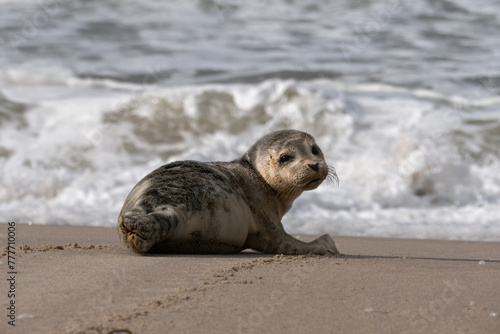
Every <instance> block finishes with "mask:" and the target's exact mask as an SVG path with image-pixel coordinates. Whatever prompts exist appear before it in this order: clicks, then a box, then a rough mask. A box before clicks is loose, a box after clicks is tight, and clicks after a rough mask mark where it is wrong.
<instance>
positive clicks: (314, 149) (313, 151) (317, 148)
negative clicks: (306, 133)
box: [311, 145, 321, 155]
mask: <svg viewBox="0 0 500 334" xmlns="http://www.w3.org/2000/svg"><path fill="white" fill-rule="evenodd" d="M311 152H312V154H314V155H318V154H319V153H320V152H321V151H320V150H319V147H318V146H316V145H314V146H313V147H312V149H311Z"/></svg>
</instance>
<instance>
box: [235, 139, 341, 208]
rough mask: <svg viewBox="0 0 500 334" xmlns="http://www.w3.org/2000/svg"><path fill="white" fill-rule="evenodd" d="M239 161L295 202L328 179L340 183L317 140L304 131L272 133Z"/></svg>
mask: <svg viewBox="0 0 500 334" xmlns="http://www.w3.org/2000/svg"><path fill="white" fill-rule="evenodd" d="M240 160H246V161H247V162H249V163H250V164H251V165H252V166H253V167H254V169H255V170H257V171H258V172H259V174H260V175H261V176H262V177H263V178H264V180H265V181H266V182H267V183H268V184H269V185H270V186H271V187H272V188H273V189H274V190H275V191H276V192H277V194H278V196H279V197H281V198H282V199H283V200H285V201H292V202H293V200H295V198H297V197H298V196H299V195H300V194H301V193H302V192H303V191H305V190H312V189H316V188H317V187H318V186H319V185H320V184H321V183H322V182H323V181H324V180H325V179H326V178H327V177H330V178H332V179H334V180H338V179H337V175H336V174H335V170H334V169H333V167H329V166H328V164H327V163H326V162H325V157H324V155H323V153H322V152H321V149H320V148H319V146H318V145H317V144H316V142H315V140H314V137H313V136H311V135H310V134H307V133H305V132H302V131H297V130H281V131H276V132H272V133H270V134H268V135H267V136H264V137H263V138H261V139H260V140H259V141H257V142H256V143H255V144H254V145H253V146H252V147H251V148H250V149H249V150H248V151H247V152H246V153H245V154H244V155H243V156H242V157H241V158H240Z"/></svg>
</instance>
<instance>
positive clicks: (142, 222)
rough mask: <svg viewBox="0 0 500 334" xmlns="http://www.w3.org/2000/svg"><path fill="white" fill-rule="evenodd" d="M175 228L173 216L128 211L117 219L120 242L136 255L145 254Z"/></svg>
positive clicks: (175, 223) (175, 221) (175, 222)
mask: <svg viewBox="0 0 500 334" xmlns="http://www.w3.org/2000/svg"><path fill="white" fill-rule="evenodd" d="M175 226H177V216H176V215H173V214H161V213H149V214H146V213H144V212H140V211H128V212H125V213H123V214H121V215H120V217H119V218H118V232H119V235H120V239H121V240H122V242H123V243H124V244H125V245H126V246H127V247H129V248H131V249H132V250H133V251H135V252H137V253H146V252H147V251H149V250H150V249H151V247H153V245H154V244H156V243H158V242H161V241H163V240H165V239H166V238H167V237H168V235H169V233H170V232H171V231H172V230H173V228H175Z"/></svg>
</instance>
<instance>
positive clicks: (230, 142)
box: [0, 75, 500, 240]
mask: <svg viewBox="0 0 500 334" xmlns="http://www.w3.org/2000/svg"><path fill="white" fill-rule="evenodd" d="M68 78H70V79H71V78H73V76H72V75H68V76H67V77H65V78H64V79H61V80H60V81H59V83H60V84H61V86H57V87H53V86H50V85H47V84H44V85H42V87H39V88H38V90H36V93H33V94H36V96H37V97H40V96H51V97H52V98H50V99H45V100H40V101H39V102H38V103H36V102H35V101H36V100H37V99H38V98H36V97H34V96H33V97H31V98H29V97H25V100H27V101H30V103H16V102H13V101H16V100H17V99H19V97H20V95H16V92H15V91H14V90H8V89H7V90H5V91H6V92H7V93H6V95H5V96H0V127H1V131H0V142H1V143H2V144H1V145H2V150H4V152H8V154H7V153H6V154H3V155H0V171H1V172H2V175H3V177H2V179H1V181H0V182H1V184H0V203H1V204H0V215H1V216H0V219H2V220H18V221H32V222H34V223H55V222H56V223H62V224H85V225H96V226H113V225H114V224H115V219H116V215H117V213H118V212H119V210H120V207H121V204H122V203H123V201H124V199H125V197H126V196H127V194H128V192H129V191H130V189H131V188H132V187H133V186H134V184H135V183H137V182H138V181H139V180H140V179H141V178H142V177H143V176H145V175H146V174H147V173H149V172H150V171H152V170H153V169H154V168H156V167H159V166H161V165H162V164H164V163H166V162H170V161H174V160H183V159H194V160H202V161H208V160H221V161H229V160H232V159H235V158H237V157H238V156H239V155H241V154H242V153H244V152H245V151H246V150H247V149H248V148H249V147H250V146H251V145H252V144H253V142H254V141H255V140H257V139H258V138H259V137H260V136H262V135H264V134H266V133H268V132H270V131H273V130H277V129H282V128H296V129H300V130H304V131H307V132H309V133H311V134H313V135H314V136H315V137H316V140H317V142H318V143H319V145H320V146H321V147H322V150H323V151H324V152H325V156H326V159H327V160H328V162H329V163H331V164H332V165H334V166H335V168H336V169H337V173H338V175H339V177H340V186H339V187H334V186H331V185H330V186H328V185H322V186H321V187H320V188H319V189H318V190H316V191H313V192H307V193H305V194H303V196H301V198H299V199H298V200H297V201H296V203H295V205H294V208H292V210H291V212H290V213H289V214H288V215H287V216H286V219H285V220H284V223H285V225H286V226H287V229H288V230H290V231H291V232H304V233H322V232H328V233H333V234H346V235H372V236H384V235H386V236H399V237H422V238H448V239H470V240H500V233H498V232H499V231H498V228H497V227H495V226H496V225H495V222H496V221H498V213H497V211H496V209H495V206H496V205H498V201H499V200H500V178H499V177H498V173H496V172H495V171H496V170H498V168H499V167H500V159H499V157H500V154H499V151H498V146H497V145H496V144H491V143H498V142H499V141H500V133H499V131H498V129H499V128H500V124H499V123H498V120H497V118H496V114H495V113H493V112H491V111H490V110H489V109H488V108H486V107H484V105H483V104H481V103H476V104H474V108H475V109H474V110H471V109H467V110H464V109H459V108H457V105H461V106H463V105H464V103H463V100H460V97H457V96H446V95H439V94H437V93H433V92H431V91H425V90H412V89H409V88H402V87H391V86H390V85H376V84H370V85H366V84H350V85H346V84H345V83H343V82H339V81H334V80H326V79H321V80H314V81H309V82H298V81H295V80H267V81H264V82H262V83H260V84H217V85H215V84H212V85H201V86H184V87H173V88H164V87H157V86H153V85H152V86H148V87H145V86H142V87H141V86H140V85H133V84H130V86H119V88H118V86H113V85H115V84H117V83H116V82H112V83H111V84H110V85H109V86H108V87H112V86H113V89H108V90H107V91H106V92H105V93H100V94H99V93H98V92H99V86H98V84H91V85H87V86H85V85H81V86H79V87H78V93H79V95H78V96H74V95H72V94H69V92H71V93H74V89H75V88H74V86H73V85H72V84H70V82H71V80H69V79H68ZM68 80H69V81H68ZM118 85H119V84H118ZM4 89H5V86H4ZM33 92H35V91H33ZM17 94H19V93H17ZM465 100H466V102H474V101H473V100H470V99H469V100H467V99H465ZM479 101H481V99H479ZM497 107H498V105H495V108H497ZM465 215H466V216H465ZM475 222H476V223H475Z"/></svg>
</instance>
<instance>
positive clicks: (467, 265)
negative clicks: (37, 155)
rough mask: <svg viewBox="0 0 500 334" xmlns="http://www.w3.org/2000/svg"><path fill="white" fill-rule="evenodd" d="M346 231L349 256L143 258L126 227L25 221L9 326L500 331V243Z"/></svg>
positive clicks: (2, 328) (344, 248) (26, 329)
mask: <svg viewBox="0 0 500 334" xmlns="http://www.w3.org/2000/svg"><path fill="white" fill-rule="evenodd" d="M6 237H7V225H6V224H0V242H1V243H0V247H4V246H5V245H6ZM311 238H312V236H302V240H306V239H311ZM334 239H335V241H336V244H337V246H338V248H339V249H340V250H341V252H342V253H344V254H345V255H343V256H341V257H337V258H325V257H317V256H280V255H278V256H272V255H264V254H258V253H253V252H244V253H241V254H236V255H230V256H216V255H214V256H191V255H175V256H172V255H170V256H140V255H136V254H134V253H132V252H130V251H128V250H126V249H125V248H124V247H123V246H122V245H121V244H119V242H118V239H117V235H116V230H115V229H110V228H99V227H70V226H36V225H32V226H29V225H20V224H18V225H16V246H17V249H16V253H17V254H16V260H15V261H16V271H17V275H16V297H15V303H16V304H15V305H16V321H15V325H16V326H15V327H12V326H10V325H8V324H7V321H9V319H8V318H7V313H8V312H9V311H8V310H7V307H8V302H9V300H10V299H9V298H8V297H7V294H8V290H9V285H8V282H6V279H7V278H9V277H8V274H7V271H8V269H7V257H6V256H5V254H3V255H2V257H1V258H0V261H1V262H2V264H1V265H0V268H1V270H2V277H4V279H2V281H3V282H4V283H3V284H1V285H0V287H1V288H0V289H1V290H0V296H1V297H0V301H1V307H2V310H3V311H2V312H3V313H2V314H3V315H2V317H1V319H2V320H1V323H0V333H110V332H111V333H500V315H498V314H499V313H500V243H487V242H461V241H431V240H407V239H379V238H353V237H335V238H334ZM75 243H76V245H75ZM0 253H4V252H0Z"/></svg>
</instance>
